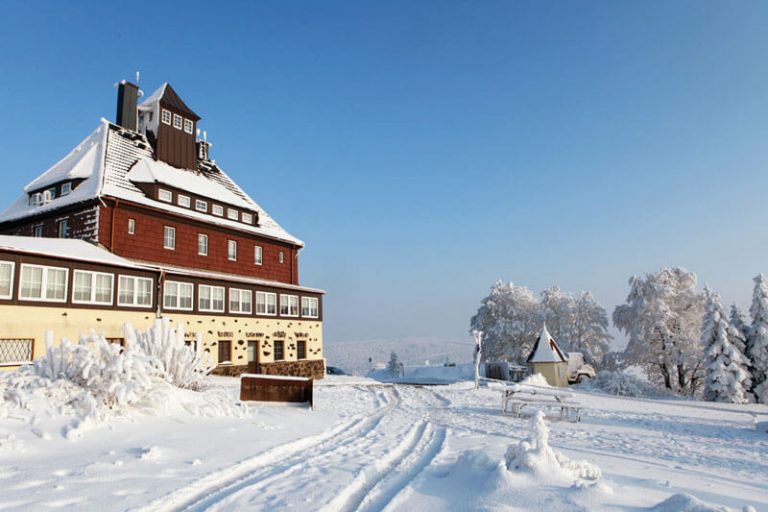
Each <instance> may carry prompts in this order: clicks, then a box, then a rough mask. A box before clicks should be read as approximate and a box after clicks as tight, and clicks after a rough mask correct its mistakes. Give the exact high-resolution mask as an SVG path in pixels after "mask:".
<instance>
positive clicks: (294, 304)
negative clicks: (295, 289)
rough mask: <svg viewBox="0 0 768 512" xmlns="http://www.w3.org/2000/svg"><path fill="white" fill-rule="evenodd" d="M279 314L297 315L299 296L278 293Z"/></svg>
mask: <svg viewBox="0 0 768 512" xmlns="http://www.w3.org/2000/svg"><path fill="white" fill-rule="evenodd" d="M280 316H299V296H298V295H284V294H282V293H281V294H280Z"/></svg>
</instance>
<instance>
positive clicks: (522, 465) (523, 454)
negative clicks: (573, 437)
mask: <svg viewBox="0 0 768 512" xmlns="http://www.w3.org/2000/svg"><path fill="white" fill-rule="evenodd" d="M530 427H531V435H530V437H528V438H527V439H525V440H523V441H520V443H518V444H517V445H510V446H509V448H508V449H507V453H506V456H505V459H506V463H507V469H509V470H514V469H517V470H527V471H530V472H532V473H534V474H535V475H537V476H543V475H551V476H562V477H567V478H569V479H584V480H599V479H600V478H601V477H602V471H601V470H600V468H599V467H597V466H595V465H594V464H591V463H589V462H587V461H583V460H582V461H575V460H571V459H569V458H568V457H566V456H565V455H564V454H562V453H561V452H559V451H557V450H554V449H552V448H551V447H550V446H549V428H548V427H547V424H546V423H545V422H544V413H543V412H542V411H537V412H536V415H535V416H534V417H533V418H531V423H530Z"/></svg>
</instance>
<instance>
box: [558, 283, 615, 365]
mask: <svg viewBox="0 0 768 512" xmlns="http://www.w3.org/2000/svg"><path fill="white" fill-rule="evenodd" d="M573 309H574V313H573V327H572V330H571V332H570V334H569V340H568V341H569V347H570V350H572V351H574V352H581V353H582V354H584V360H585V361H586V362H587V363H589V364H591V365H597V364H600V362H601V361H602V360H603V355H604V354H605V353H606V352H608V349H609V348H610V346H611V341H612V340H613V336H611V335H610V333H609V332H608V313H607V312H606V311H605V308H604V307H603V306H601V305H600V304H598V303H597V302H596V301H595V299H594V297H592V294H591V293H590V292H582V293H580V294H579V295H578V296H577V297H576V299H575V302H574V308H573Z"/></svg>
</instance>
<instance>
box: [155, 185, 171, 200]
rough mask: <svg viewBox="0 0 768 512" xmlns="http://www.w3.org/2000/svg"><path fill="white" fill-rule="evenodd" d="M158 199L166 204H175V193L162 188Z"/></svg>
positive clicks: (158, 193)
mask: <svg viewBox="0 0 768 512" xmlns="http://www.w3.org/2000/svg"><path fill="white" fill-rule="evenodd" d="M157 198H158V199H160V200H161V201H165V202H166V203H172V202H173V193H172V192H171V191H170V190H165V189H164V188H161V189H160V190H159V191H158V192H157Z"/></svg>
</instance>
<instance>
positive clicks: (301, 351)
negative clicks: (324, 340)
mask: <svg viewBox="0 0 768 512" xmlns="http://www.w3.org/2000/svg"><path fill="white" fill-rule="evenodd" d="M306 358H307V342H306V341H305V340H298V341H297V342H296V359H306Z"/></svg>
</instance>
